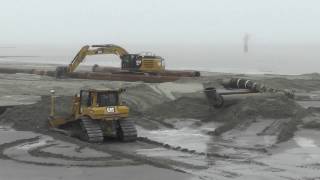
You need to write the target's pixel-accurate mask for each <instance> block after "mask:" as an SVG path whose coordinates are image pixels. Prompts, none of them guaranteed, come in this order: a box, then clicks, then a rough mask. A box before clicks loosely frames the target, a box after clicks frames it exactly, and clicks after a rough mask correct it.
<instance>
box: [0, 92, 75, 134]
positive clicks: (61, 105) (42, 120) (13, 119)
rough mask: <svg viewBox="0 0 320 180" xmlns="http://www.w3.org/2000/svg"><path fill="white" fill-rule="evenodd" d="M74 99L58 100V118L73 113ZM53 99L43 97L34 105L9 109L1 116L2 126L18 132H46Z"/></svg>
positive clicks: (64, 98)
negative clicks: (12, 128) (11, 127)
mask: <svg viewBox="0 0 320 180" xmlns="http://www.w3.org/2000/svg"><path fill="white" fill-rule="evenodd" d="M71 104H72V97H70V96H63V97H57V98H56V112H57V115H58V116H68V115H69V114H70V112H71V109H70V107H72V106H71ZM50 106H51V98H50V96H43V97H42V98H41V101H39V102H37V103H35V104H32V105H21V106H15V107H11V108H8V109H7V110H6V111H5V112H4V113H3V114H1V115H0V122H1V123H2V124H8V125H12V126H13V127H14V128H15V129H18V130H34V131H46V130H47V129H48V124H47V123H48V116H49V113H50Z"/></svg>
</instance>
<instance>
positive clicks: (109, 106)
mask: <svg viewBox="0 0 320 180" xmlns="http://www.w3.org/2000/svg"><path fill="white" fill-rule="evenodd" d="M123 91H124V90H123V89H119V90H109V89H107V90H97V89H89V90H81V91H80V97H79V99H78V103H75V104H74V105H75V107H74V114H75V117H76V119H77V118H80V117H81V116H89V117H91V118H92V119H105V120H112V119H117V118H121V117H126V116H128V107H127V106H125V105H122V103H121V101H120V94H121V93H122V92H123Z"/></svg>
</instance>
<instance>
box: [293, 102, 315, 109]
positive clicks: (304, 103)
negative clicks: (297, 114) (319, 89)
mask: <svg viewBox="0 0 320 180" xmlns="http://www.w3.org/2000/svg"><path fill="white" fill-rule="evenodd" d="M297 103H298V104H299V105H301V106H302V107H304V108H309V107H316V108H319V107H320V101H297Z"/></svg>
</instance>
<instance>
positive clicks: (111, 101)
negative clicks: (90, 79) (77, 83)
mask: <svg viewBox="0 0 320 180" xmlns="http://www.w3.org/2000/svg"><path fill="white" fill-rule="evenodd" d="M118 105H120V103H119V91H115V90H113V91H112V90H104V91H101V90H100V91H98V90H81V91H80V108H87V107H107V106H118Z"/></svg>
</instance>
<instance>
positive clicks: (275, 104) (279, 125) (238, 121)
mask: <svg viewBox="0 0 320 180" xmlns="http://www.w3.org/2000/svg"><path fill="white" fill-rule="evenodd" d="M306 114H307V111H306V110H305V109H303V108H302V107H301V106H300V105H298V104H297V103H296V102H295V101H294V100H292V99H289V98H287V97H286V96H284V95H281V94H261V95H260V96H252V97H248V98H246V99H244V100H243V101H241V102H239V103H238V104H236V105H233V106H230V107H227V108H224V109H222V110H221V111H220V112H219V113H217V114H216V116H215V117H213V118H212V120H214V121H219V122H224V125H222V126H220V127H219V128H217V129H216V130H215V132H214V134H215V135H220V134H222V133H224V132H226V131H229V130H231V129H233V128H235V127H236V126H240V125H242V124H245V125H246V126H249V125H250V124H251V123H254V122H255V121H256V120H257V119H258V118H260V119H261V118H262V119H274V120H277V122H276V123H275V124H276V125H275V126H274V127H272V126H270V127H266V129H267V130H268V133H269V135H277V137H278V142H281V141H285V140H288V139H290V138H291V137H292V136H293V134H294V132H295V131H296V130H297V125H298V124H299V123H300V122H301V119H302V118H303V117H304V116H306ZM261 133H263V132H261Z"/></svg>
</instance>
